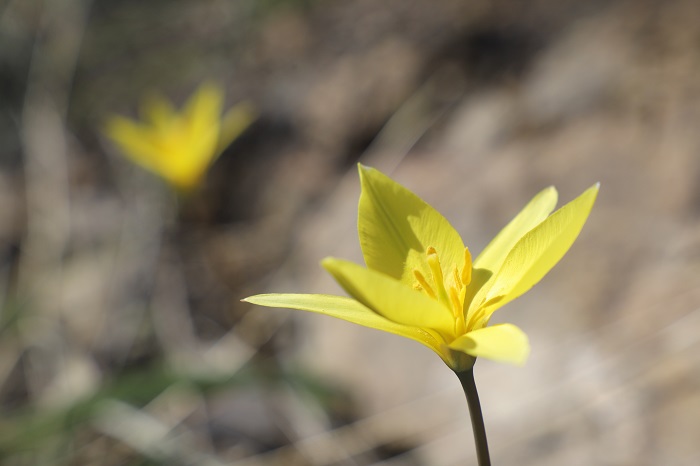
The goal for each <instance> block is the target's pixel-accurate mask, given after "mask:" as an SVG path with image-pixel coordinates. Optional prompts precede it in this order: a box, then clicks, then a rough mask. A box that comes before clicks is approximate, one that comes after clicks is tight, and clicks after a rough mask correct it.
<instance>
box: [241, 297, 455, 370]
mask: <svg viewBox="0 0 700 466" xmlns="http://www.w3.org/2000/svg"><path fill="white" fill-rule="evenodd" d="M243 301H246V302H249V303H252V304H257V305H259V306H267V307H281V308H289V309H298V310H301V311H309V312H316V313H319V314H325V315H327V316H331V317H336V318H338V319H342V320H346V321H348V322H352V323H355V324H358V325H362V326H364V327H370V328H374V329H377V330H382V331H384V332H389V333H393V334H395V335H399V336H402V337H405V338H410V339H412V340H416V341H418V342H420V343H422V344H424V345H425V346H427V347H429V348H430V349H432V350H433V351H435V352H437V353H438V354H439V355H440V356H441V357H443V355H442V354H441V353H440V348H441V347H442V345H444V340H443V339H442V338H441V337H440V336H439V335H438V334H436V333H434V332H431V331H429V330H425V329H422V328H418V327H411V326H408V325H401V324H397V323H396V322H392V321H391V320H389V319H386V318H384V317H382V316H380V315H379V314H377V313H376V312H374V311H372V310H371V309H368V308H367V307H365V306H363V305H362V304H360V303H359V302H357V301H355V300H354V299H350V298H346V297H342V296H332V295H321V294H261V295H257V296H251V297H249V298H245V299H244V300H243Z"/></svg>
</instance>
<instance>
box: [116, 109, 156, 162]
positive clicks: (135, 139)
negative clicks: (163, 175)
mask: <svg viewBox="0 0 700 466" xmlns="http://www.w3.org/2000/svg"><path fill="white" fill-rule="evenodd" d="M104 132H105V135H106V136H107V137H109V138H110V139H111V140H112V141H114V142H115V143H116V144H117V145H118V146H119V147H120V148H121V150H122V151H123V152H124V154H126V155H127V156H128V157H129V158H130V159H131V160H132V161H133V162H135V163H137V164H139V165H141V166H143V167H145V168H148V169H150V170H155V169H156V165H157V161H156V159H157V158H158V149H157V147H156V146H155V145H154V143H153V138H152V136H151V132H150V131H149V130H148V129H147V128H144V127H142V126H141V125H139V124H137V123H134V122H133V121H131V120H129V119H127V118H124V117H121V116H116V117H113V118H111V119H110V120H109V121H108V122H107V125H106V128H105V131H104Z"/></svg>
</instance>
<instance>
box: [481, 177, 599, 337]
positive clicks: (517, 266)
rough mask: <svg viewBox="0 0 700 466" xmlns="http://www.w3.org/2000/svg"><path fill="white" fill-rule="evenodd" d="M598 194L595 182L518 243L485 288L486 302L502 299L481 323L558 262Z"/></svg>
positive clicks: (572, 241) (520, 293)
mask: <svg viewBox="0 0 700 466" xmlns="http://www.w3.org/2000/svg"><path fill="white" fill-rule="evenodd" d="M597 194H598V185H597V184H596V185H594V186H592V187H590V188H589V189H587V190H586V191H585V192H584V193H583V194H581V195H580V196H579V197H577V198H576V199H574V200H573V201H571V202H569V203H568V204H566V205H565V206H564V207H562V208H561V209H559V210H557V211H556V212H554V213H553V214H552V215H551V216H549V217H548V218H547V219H546V220H545V221H543V222H542V223H540V224H539V225H538V226H536V227H535V228H534V229H532V230H531V231H530V232H529V233H527V234H526V235H525V236H523V237H522V238H521V239H520V241H518V242H517V243H516V244H515V246H514V247H513V249H512V250H511V251H510V253H509V254H508V256H507V257H506V259H505V260H504V262H503V266H502V267H501V269H500V270H499V271H498V273H497V275H496V277H495V278H494V280H493V281H492V284H491V286H490V287H489V289H488V290H486V294H485V298H484V300H483V301H484V302H489V301H491V300H495V299H498V298H499V297H502V298H501V299H498V302H497V303H496V304H495V305H494V306H491V309H489V310H488V311H487V312H486V313H485V315H484V316H483V317H482V319H484V320H483V321H482V323H481V325H484V324H485V322H487V321H488V319H489V317H490V316H491V314H492V313H493V311H494V310H495V309H497V308H498V307H501V306H503V305H504V304H506V303H508V302H509V301H512V300H513V299H515V298H517V297H518V296H520V295H522V294H523V293H525V292H526V291H527V290H529V289H530V288H531V287H532V286H533V285H534V284H535V283H537V282H538V281H540V280H541V279H542V277H544V276H545V275H546V274H547V272H549V270H550V269H551V268H552V267H554V266H555V265H556V263H557V262H559V260H560V259H561V258H562V257H563V256H564V254H566V251H568V250H569V248H570V247H571V245H572V244H573V243H574V241H575V240H576V238H577V237H578V234H579V233H580V232H581V229H582V228H583V225H584V224H585V223H586V219H588V215H589V214H590V212H591V208H592V207H593V203H594V202H595V199H596V196H597ZM477 328H478V325H477Z"/></svg>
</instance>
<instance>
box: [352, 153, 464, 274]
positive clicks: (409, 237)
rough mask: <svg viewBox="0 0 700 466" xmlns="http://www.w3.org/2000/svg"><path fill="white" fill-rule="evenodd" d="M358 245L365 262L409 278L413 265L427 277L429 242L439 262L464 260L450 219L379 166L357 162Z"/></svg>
mask: <svg viewBox="0 0 700 466" xmlns="http://www.w3.org/2000/svg"><path fill="white" fill-rule="evenodd" d="M359 171H360V181H361V184H362V194H361V195H360V205H359V214H358V222H357V227H358V232H359V236H360V246H361V247H362V254H363V255H364V258H365V263H366V264H367V267H369V268H370V269H373V270H377V271H380V272H382V273H384V274H386V275H389V276H391V277H394V278H396V279H399V280H402V281H403V282H404V283H405V284H407V285H409V286H410V285H411V284H412V283H413V282H414V275H413V269H417V270H419V271H420V272H421V273H422V274H423V275H425V276H429V274H430V270H429V268H428V267H427V263H426V261H425V252H426V249H427V248H428V247H429V246H432V247H434V248H435V249H436V250H437V252H438V254H439V256H440V260H441V262H442V264H443V265H444V266H447V267H455V266H456V267H458V268H459V270H461V268H462V265H463V264H464V244H463V243H462V239H461V238H460V236H459V234H458V233H457V231H455V229H454V228H453V227H452V225H450V223H449V222H448V221H447V220H446V219H445V218H444V217H443V216H442V215H441V214H440V213H439V212H438V211H436V210H435V209H433V208H432V207H431V206H429V205H428V204H426V203H425V202H424V201H423V200H422V199H420V198H419V197H418V196H416V195H415V194H413V193H412V192H410V191H409V190H408V189H406V188H404V187H403V186H401V185H399V184H398V183H396V182H395V181H393V180H392V179H390V178H389V177H387V176H386V175H384V174H382V173H380V172H379V171H377V170H375V169H373V168H369V167H365V166H362V165H360V166H359Z"/></svg>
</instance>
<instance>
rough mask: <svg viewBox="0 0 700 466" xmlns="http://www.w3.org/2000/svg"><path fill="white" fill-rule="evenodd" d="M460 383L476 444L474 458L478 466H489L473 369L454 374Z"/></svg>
mask: <svg viewBox="0 0 700 466" xmlns="http://www.w3.org/2000/svg"><path fill="white" fill-rule="evenodd" d="M455 374H457V377H458V378H459V381H460V382H461V383H462V388H463V389H464V394H465V395H466V396H467V405H469V416H470V417H471V419H472V430H473V431H474V443H475V444H476V458H477V460H478V463H479V466H491V458H490V457H489V445H488V441H487V440H486V429H485V428H484V417H483V416H482V414H481V404H480V403H479V394H478V393H477V391H476V383H475V382H474V368H470V369H467V370H466V371H462V372H455Z"/></svg>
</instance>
